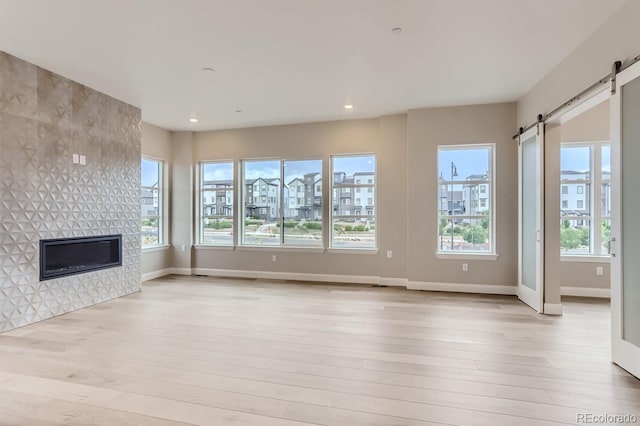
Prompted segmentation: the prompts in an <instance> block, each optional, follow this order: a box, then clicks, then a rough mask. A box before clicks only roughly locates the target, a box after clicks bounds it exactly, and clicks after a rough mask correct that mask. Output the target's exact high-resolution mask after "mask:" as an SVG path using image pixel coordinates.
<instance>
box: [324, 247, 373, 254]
mask: <svg viewBox="0 0 640 426" xmlns="http://www.w3.org/2000/svg"><path fill="white" fill-rule="evenodd" d="M327 253H334V254H335V253H340V254H378V253H380V250H379V249H377V248H372V249H365V248H346V247H345V248H337V247H334V248H328V249H327Z"/></svg>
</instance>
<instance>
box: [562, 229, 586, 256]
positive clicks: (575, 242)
mask: <svg viewBox="0 0 640 426" xmlns="http://www.w3.org/2000/svg"><path fill="white" fill-rule="evenodd" d="M587 232H588V230H587ZM587 238H588V234H587ZM581 243H582V233H581V232H580V231H578V230H577V229H574V228H570V227H565V226H562V229H561V230H560V247H561V248H563V249H567V250H571V249H575V248H578V247H580V244H581Z"/></svg>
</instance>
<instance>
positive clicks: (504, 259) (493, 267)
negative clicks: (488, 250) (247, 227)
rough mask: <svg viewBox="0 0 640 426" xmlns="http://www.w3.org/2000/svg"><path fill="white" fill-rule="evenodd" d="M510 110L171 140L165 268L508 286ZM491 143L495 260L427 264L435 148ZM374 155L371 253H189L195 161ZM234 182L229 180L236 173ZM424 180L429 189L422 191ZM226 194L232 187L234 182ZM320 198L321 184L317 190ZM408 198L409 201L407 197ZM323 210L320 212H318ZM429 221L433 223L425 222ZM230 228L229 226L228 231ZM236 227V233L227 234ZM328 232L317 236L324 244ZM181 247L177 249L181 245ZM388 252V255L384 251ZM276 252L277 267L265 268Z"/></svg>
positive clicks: (455, 111) (512, 255)
mask: <svg viewBox="0 0 640 426" xmlns="http://www.w3.org/2000/svg"><path fill="white" fill-rule="evenodd" d="M515 113H516V109H515V104H513V103H505V104H496V105H477V106H468V107H457V108H433V109H422V110H414V111H410V112H409V113H408V114H400V115H393V116H385V117H381V118H377V119H368V120H350V121H338V122H325V123H309V124H297V125H288V126H271V127H259V128H248V129H236V130H221V131H211V132H199V133H190V132H176V133H172V158H173V164H172V169H173V191H172V194H173V199H172V203H171V204H172V208H173V217H172V232H171V240H172V242H173V247H172V249H171V250H172V259H171V266H172V267H174V268H181V269H183V270H185V272H186V270H187V269H188V268H198V269H210V270H212V269H213V270H220V269H223V270H239V271H267V272H276V273H277V272H282V273H305V274H330V275H348V276H352V277H382V278H388V279H390V280H391V281H393V280H394V279H397V280H401V281H402V282H406V280H407V279H408V280H410V281H412V282H417V283H420V282H427V283H432V282H435V283H458V284H490V285H504V286H514V285H515V283H516V275H517V210H516V209H514V207H513V205H512V203H511V201H512V200H513V197H514V196H515V194H516V190H517V146H516V144H515V142H513V141H512V140H511V137H510V136H511V134H512V132H513V125H514V122H515ZM487 142H493V143H495V144H496V160H497V170H496V193H497V200H498V202H497V206H496V226H497V228H498V230H497V233H496V234H497V242H496V248H497V252H498V258H497V259H496V260H475V259H474V260H465V261H464V262H465V263H468V264H469V272H462V268H461V263H462V261H460V260H438V259H436V257H435V251H436V240H437V235H436V234H437V227H436V223H437V221H436V216H435V215H436V213H437V210H438V187H437V185H436V184H435V182H436V181H435V178H436V177H437V171H436V154H437V149H436V147H437V145H439V144H462V143H487ZM358 152H374V153H376V155H377V159H378V169H377V172H378V179H377V182H378V186H377V191H378V193H377V197H376V198H377V204H378V217H377V229H378V246H379V249H380V251H379V252H378V253H374V254H359V253H358V254H356V253H349V252H340V253H333V252H322V253H319V252H317V251H304V250H286V249H285V250H279V249H270V248H261V249H244V248H242V247H240V248H236V249H235V250H229V249H228V248H210V247H207V248H199V247H195V248H193V249H192V250H189V248H190V247H191V244H192V243H193V235H194V230H193V226H192V223H193V209H192V208H193V207H194V206H195V201H194V200H195V199H196V194H195V180H196V177H195V168H196V167H197V164H198V162H199V161H210V160H230V159H231V160H235V161H236V166H238V162H239V160H241V159H245V158H265V157H271V158H280V157H282V158H305V157H316V158H317V157H321V158H324V159H325V170H324V174H325V176H328V173H329V161H330V155H331V154H345V153H358ZM236 179H237V176H236ZM426 183H433V185H431V184H426ZM236 187H238V185H237V182H236ZM323 190H324V192H325V194H324V195H325V199H327V200H328V199H329V185H323ZM410 194H414V196H411V195H410ZM328 208H329V206H328V205H326V206H325V215H326V214H328ZM430 223H433V226H429V225H428V224H430ZM236 225H237V224H236ZM238 228H239V227H238V226H236V229H238ZM327 237H328V230H325V238H327ZM183 244H184V245H185V246H186V250H185V251H184V252H183V251H182V250H181V245H183ZM388 250H391V251H392V252H393V257H392V258H387V257H386V252H387V251H388ZM273 254H277V256H278V261H277V262H275V263H274V262H272V259H271V258H272V255H273Z"/></svg>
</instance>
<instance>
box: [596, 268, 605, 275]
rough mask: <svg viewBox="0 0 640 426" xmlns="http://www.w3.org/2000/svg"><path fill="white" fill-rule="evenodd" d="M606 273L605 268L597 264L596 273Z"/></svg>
mask: <svg viewBox="0 0 640 426" xmlns="http://www.w3.org/2000/svg"><path fill="white" fill-rule="evenodd" d="M603 274H604V269H603V268H602V266H596V275H603Z"/></svg>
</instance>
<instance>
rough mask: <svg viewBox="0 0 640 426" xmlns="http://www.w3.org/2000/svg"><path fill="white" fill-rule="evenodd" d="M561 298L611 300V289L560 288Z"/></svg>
mask: <svg viewBox="0 0 640 426" xmlns="http://www.w3.org/2000/svg"><path fill="white" fill-rule="evenodd" d="M560 295H561V296H576V297H598V298H602V299H610V298H611V289H608V288H589V287H560Z"/></svg>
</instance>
